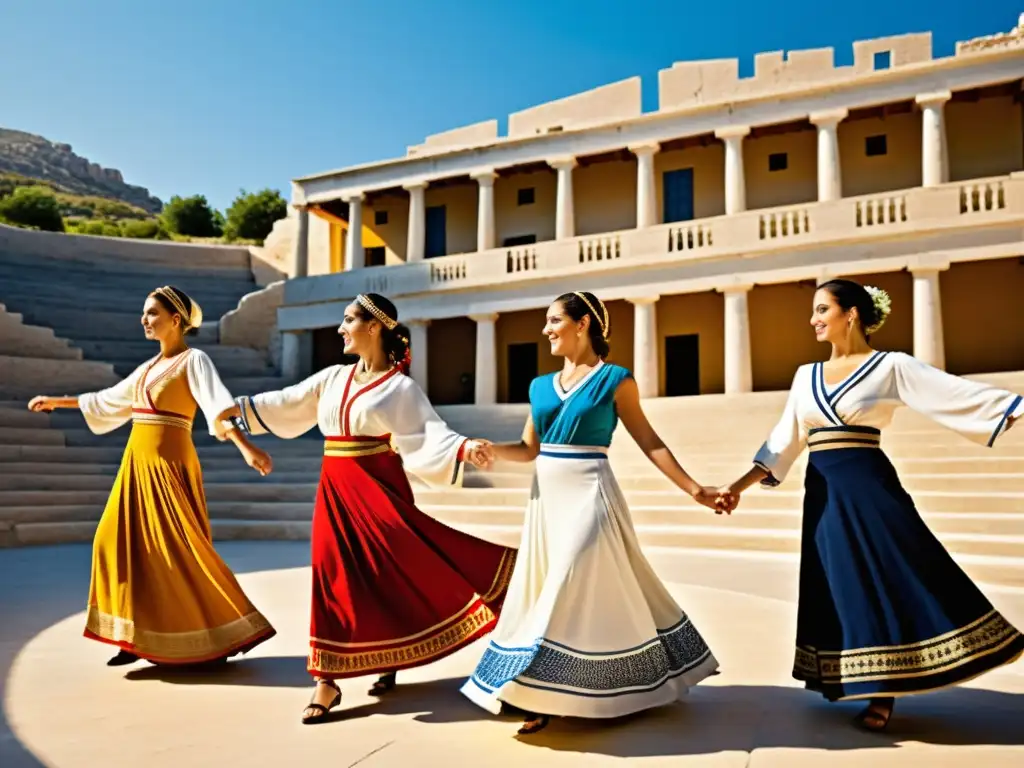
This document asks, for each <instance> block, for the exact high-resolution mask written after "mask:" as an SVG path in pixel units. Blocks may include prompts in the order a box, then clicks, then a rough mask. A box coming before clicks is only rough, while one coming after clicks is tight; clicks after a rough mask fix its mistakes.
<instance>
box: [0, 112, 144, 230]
mask: <svg viewBox="0 0 1024 768" xmlns="http://www.w3.org/2000/svg"><path fill="white" fill-rule="evenodd" d="M3 171H7V172H13V173H17V174H21V175H23V176H29V177H31V178H34V179H45V180H47V181H51V182H55V183H57V184H59V185H60V186H62V187H64V188H65V189H67V190H69V191H71V192H74V193H76V194H79V195H93V196H96V197H106V198H110V199H112V200H121V201H123V202H126V203H129V204H131V205H134V206H137V207H139V208H142V209H143V210H145V211H149V212H150V213H159V212H160V210H161V208H163V203H162V202H160V200H159V198H156V197H153V196H152V195H151V194H149V190H148V189H146V188H145V187H137V186H135V185H134V184H126V183H125V181H124V177H123V176H122V175H121V172H120V171H118V170H116V169H114V168H103V167H101V166H99V165H97V164H96V163H90V162H89V161H88V160H87V159H86V158H84V157H80V156H78V155H76V154H75V153H74V152H73V151H72V149H71V145H70V144H57V143H55V142H52V141H50V140H48V139H45V138H43V137H42V136H36V135H35V134H33V133H25V132H24V131H15V130H11V129H8V128H0V172H3Z"/></svg>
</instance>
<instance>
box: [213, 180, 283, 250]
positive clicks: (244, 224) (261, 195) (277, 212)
mask: <svg viewBox="0 0 1024 768" xmlns="http://www.w3.org/2000/svg"><path fill="white" fill-rule="evenodd" d="M287 215H288V203H286V202H285V199H284V198H283V197H281V193H280V192H278V191H277V190H276V189H263V190H260V191H259V192H252V193H249V192H246V191H245V190H244V189H243V190H241V191H240V192H239V194H238V197H236V198H235V202H233V203H232V204H231V207H230V208H228V217H227V225H226V226H225V227H224V236H225V237H226V238H227V239H228V240H238V239H244V240H256V241H258V242H261V243H262V242H263V240H264V239H265V238H266V236H267V235H269V234H270V230H272V229H273V228H274V222H275V221H277V220H278V219H283V218H284V217H285V216H287Z"/></svg>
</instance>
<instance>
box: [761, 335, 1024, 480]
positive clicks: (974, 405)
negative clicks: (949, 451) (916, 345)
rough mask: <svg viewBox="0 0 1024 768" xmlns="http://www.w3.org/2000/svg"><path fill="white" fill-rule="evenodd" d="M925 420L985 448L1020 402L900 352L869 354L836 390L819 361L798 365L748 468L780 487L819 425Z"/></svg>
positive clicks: (1023, 410) (1022, 410) (1022, 407)
mask: <svg viewBox="0 0 1024 768" xmlns="http://www.w3.org/2000/svg"><path fill="white" fill-rule="evenodd" d="M903 405H906V406H907V407H909V408H911V409H913V410H915V411H917V412H918V413H920V414H923V415H924V416H928V417H929V418H931V419H933V420H934V421H936V422H938V423H939V424H941V425H942V426H944V427H947V428H949V429H951V430H953V431H954V432H959V433H960V434H961V435H963V436H964V437H966V438H967V439H968V440H972V441H973V442H975V443H979V444H981V445H985V446H992V444H993V443H995V440H996V438H997V437H999V435H1001V434H1002V433H1003V432H1005V431H1006V429H1007V423H1008V421H1009V417H1010V416H1014V417H1015V418H1017V417H1020V416H1021V415H1022V414H1024V403H1022V399H1021V396H1020V395H1018V394H1015V393H1013V392H1007V391H1006V390H1003V389H998V388H996V387H992V386H989V385H987V384H980V383H978V382H976V381H970V380H968V379H963V378H960V377H959V376H953V375H951V374H948V373H946V372H944V371H940V370H939V369H938V368H933V367H932V366H930V365H928V364H926V363H923V362H921V361H920V360H918V359H917V358H914V357H911V356H910V355H908V354H906V353H904V352H875V353H874V354H872V355H871V356H870V357H869V358H868V359H867V360H866V361H864V363H863V365H861V366H860V367H859V368H858V369H857V370H855V371H854V372H853V373H851V374H850V375H849V376H847V377H846V378H845V379H843V381H842V382H840V383H839V384H835V385H828V384H826V383H825V375H824V366H823V365H822V364H821V363H811V364H808V365H802V366H800V368H798V369H797V372H796V376H794V377H793V387H792V389H790V391H789V399H788V400H787V402H786V408H785V410H784V411H783V412H782V417H781V418H780V419H779V422H778V424H777V425H776V426H775V429H773V430H772V432H771V435H769V437H768V440H767V441H766V442H765V444H764V445H763V446H762V447H761V450H760V451H758V453H757V456H756V457H755V458H754V463H755V464H757V465H758V466H760V467H761V468H763V469H764V470H766V471H767V472H769V473H770V477H769V478H767V479H766V480H765V484H766V485H777V484H778V483H781V482H782V481H783V480H784V479H785V477H786V474H787V473H788V472H789V470H790V468H791V467H792V466H793V463H794V462H795V461H796V459H797V457H799V455H800V453H801V452H802V451H803V449H804V446H805V445H806V444H807V435H808V432H809V431H810V430H812V429H815V428H818V427H836V426H862V427H874V428H876V429H879V430H882V429H885V428H886V427H888V426H889V424H891V423H892V418H893V413H894V412H895V411H896V409H897V408H899V407H900V406H903Z"/></svg>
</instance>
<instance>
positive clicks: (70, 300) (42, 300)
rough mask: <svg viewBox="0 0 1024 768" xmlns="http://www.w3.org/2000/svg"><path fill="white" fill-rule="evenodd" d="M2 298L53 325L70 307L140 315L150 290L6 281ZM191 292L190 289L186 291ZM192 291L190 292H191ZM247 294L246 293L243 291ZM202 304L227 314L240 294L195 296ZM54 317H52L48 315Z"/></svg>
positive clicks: (212, 312) (35, 320) (214, 314)
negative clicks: (40, 286) (81, 289)
mask: <svg viewBox="0 0 1024 768" xmlns="http://www.w3.org/2000/svg"><path fill="white" fill-rule="evenodd" d="M0 290H2V291H3V293H0V298H2V299H3V302H4V304H6V305H7V306H8V307H9V308H10V309H12V310H14V311H15V312H18V313H20V314H22V315H23V316H24V317H25V320H26V322H29V323H32V324H34V325H44V326H47V327H49V326H52V325H53V324H54V323H62V322H63V321H64V320H65V319H66V318H67V315H66V312H67V310H68V309H69V308H71V309H73V310H74V311H76V312H78V313H79V315H81V314H82V313H83V312H87V313H90V314H91V313H93V312H104V313H110V314H114V313H116V314H121V315H132V316H134V317H135V318H136V319H138V317H139V315H141V314H142V306H143V304H144V303H145V301H146V296H147V295H148V292H147V291H143V292H140V293H138V294H133V293H130V292H127V291H123V292H122V291H118V292H117V293H111V294H110V295H109V296H98V295H91V296H90V295H88V294H85V295H79V294H77V293H70V294H69V295H68V296H66V297H64V296H48V295H45V294H43V295H40V294H36V293H31V294H22V293H15V292H12V291H11V290H10V289H9V288H8V287H7V286H6V285H5V286H4V287H3V288H2V289H0ZM186 293H188V291H186ZM189 295H191V294H189ZM243 295H244V294H243ZM194 298H195V300H196V301H198V302H199V306H201V307H202V308H203V316H204V317H207V318H209V319H216V318H219V317H221V316H222V315H225V314H227V313H228V312H230V311H231V310H233V309H235V308H236V307H237V306H238V302H239V300H240V299H241V298H242V297H241V295H239V296H236V295H234V294H225V295H222V296H214V297H209V298H207V299H206V300H205V301H204V300H203V297H202V296H195V297H194ZM51 317H52V318H53V320H49V319H48V318H51Z"/></svg>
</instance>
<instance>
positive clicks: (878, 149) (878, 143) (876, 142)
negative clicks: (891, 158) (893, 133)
mask: <svg viewBox="0 0 1024 768" xmlns="http://www.w3.org/2000/svg"><path fill="white" fill-rule="evenodd" d="M864 154H865V155H867V156H868V157H878V156H879V155H887V154H889V143H888V141H887V140H886V138H885V134H884V133H883V134H881V135H880V136H868V137H867V138H866V139H864Z"/></svg>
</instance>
